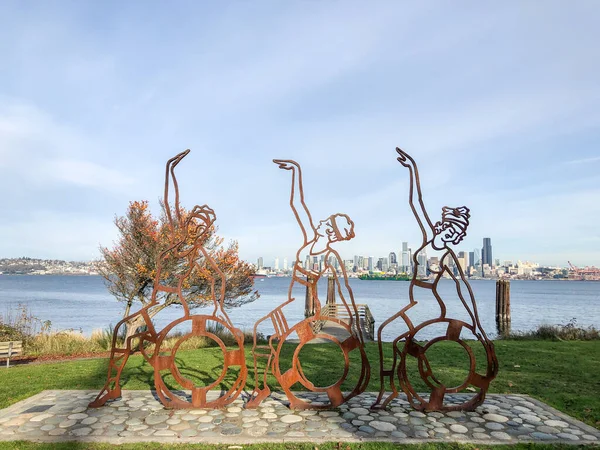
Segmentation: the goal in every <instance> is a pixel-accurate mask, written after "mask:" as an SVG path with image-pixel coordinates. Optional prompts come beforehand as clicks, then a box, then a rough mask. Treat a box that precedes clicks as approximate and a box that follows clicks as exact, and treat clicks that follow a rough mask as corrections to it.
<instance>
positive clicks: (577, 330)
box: [502, 318, 600, 341]
mask: <svg viewBox="0 0 600 450" xmlns="http://www.w3.org/2000/svg"><path fill="white" fill-rule="evenodd" d="M502 339H509V340H534V339H538V340H539V339H541V340H549V341H595V340H600V330H598V329H597V328H595V327H593V326H590V327H587V328H583V327H578V326H577V319H575V318H573V319H571V320H569V322H567V323H566V324H564V325H540V326H539V327H538V328H537V329H536V330H533V331H526V332H515V333H510V334H508V335H505V336H502Z"/></svg>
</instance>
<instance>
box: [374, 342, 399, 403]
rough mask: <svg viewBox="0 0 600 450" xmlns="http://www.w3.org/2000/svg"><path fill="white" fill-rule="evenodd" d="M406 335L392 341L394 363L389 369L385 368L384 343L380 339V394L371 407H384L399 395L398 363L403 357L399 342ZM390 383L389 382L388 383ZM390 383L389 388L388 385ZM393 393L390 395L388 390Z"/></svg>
mask: <svg viewBox="0 0 600 450" xmlns="http://www.w3.org/2000/svg"><path fill="white" fill-rule="evenodd" d="M403 337H404V336H399V337H397V338H396V339H394V342H393V343H392V364H391V366H390V368H389V369H386V368H385V363H384V358H383V344H382V342H381V340H379V341H378V344H379V352H380V353H379V356H380V359H379V382H380V387H379V395H378V396H377V399H376V400H375V403H373V405H371V409H384V408H386V407H387V405H388V404H389V403H390V402H391V401H392V400H394V399H395V398H396V397H398V387H397V386H396V365H397V363H398V359H399V358H401V357H402V354H401V351H400V349H399V348H398V343H399V342H401V339H403ZM388 383H389V384H388ZM388 385H389V390H388V389H387V386H388ZM390 391H391V393H390V394H389V395H387V397H386V394H387V392H390Z"/></svg>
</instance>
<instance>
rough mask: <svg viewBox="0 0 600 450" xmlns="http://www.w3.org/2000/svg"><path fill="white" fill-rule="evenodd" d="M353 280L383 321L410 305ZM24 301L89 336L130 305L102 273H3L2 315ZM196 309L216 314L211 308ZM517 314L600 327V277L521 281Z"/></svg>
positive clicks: (477, 288)
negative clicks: (110, 289) (109, 287)
mask: <svg viewBox="0 0 600 450" xmlns="http://www.w3.org/2000/svg"><path fill="white" fill-rule="evenodd" d="M322 281H323V284H322V286H320V292H322V294H321V297H322V298H325V290H326V280H322ZM289 282H290V278H264V279H259V280H256V283H255V287H256V289H258V291H259V292H260V294H261V297H260V298H259V299H258V300H257V301H256V302H254V303H249V304H246V305H244V306H241V307H239V308H235V309H232V310H230V311H229V315H230V317H231V319H232V321H233V322H234V323H235V324H236V325H237V326H238V327H239V328H242V329H251V328H252V327H253V325H254V322H255V321H256V320H257V319H259V318H261V317H263V316H264V315H266V314H267V313H269V312H270V311H271V310H272V309H273V308H274V307H276V306H278V305H279V304H281V303H282V302H283V300H285V298H286V296H287V289H288V287H289ZM350 285H351V287H352V290H353V292H354V297H355V299H356V303H366V304H368V305H369V308H370V309H371V312H372V313H373V316H374V317H375V320H376V321H377V323H376V326H378V325H379V324H380V323H381V322H382V321H383V320H385V319H387V318H388V317H390V316H391V315H392V314H394V313H396V312H397V311H398V310H399V309H401V308H402V307H403V306H404V305H406V304H407V302H408V287H409V283H408V282H403V281H366V280H358V279H351V280H350ZM471 287H472V288H473V292H474V293H475V298H476V299H477V304H478V308H479V316H480V319H481V322H482V325H483V327H484V329H485V330H486V331H487V332H488V334H490V335H494V333H495V322H494V307H495V289H496V284H495V282H493V281H485V280H473V281H472V282H471ZM439 291H440V294H441V295H442V297H443V298H444V300H445V301H446V302H447V303H448V304H449V311H451V310H452V307H453V306H458V305H459V303H458V302H459V300H458V297H457V296H456V288H455V285H454V284H453V283H452V282H450V281H446V280H443V281H442V282H441V284H440V288H439ZM294 296H295V298H297V299H298V300H297V301H296V302H293V303H292V304H291V305H290V306H289V310H288V311H287V317H288V322H289V323H290V324H292V323H294V322H295V321H299V320H302V319H303V318H304V291H303V290H302V289H301V288H300V289H296V290H295V291H294ZM427 301H428V300H427V299H423V301H422V302H421V303H420V305H419V306H420V308H415V312H414V319H413V320H416V321H418V320H423V319H425V318H426V316H427V313H428V312H429V313H431V311H432V309H431V308H430V309H428V307H427V305H428V303H427ZM18 304H24V305H27V307H29V309H30V310H31V312H32V313H33V315H34V316H36V317H38V318H40V319H41V320H50V321H51V322H52V328H53V329H54V330H62V329H75V330H81V331H82V332H83V333H85V334H89V333H91V331H92V330H94V329H98V328H105V327H108V326H109V325H110V324H115V323H116V322H118V321H119V319H120V318H121V317H122V315H123V311H124V304H122V303H120V302H117V301H116V300H115V299H114V298H113V297H112V296H111V295H110V294H109V293H108V291H107V289H106V287H105V286H104V282H103V280H102V278H101V277H96V276H27V275H20V276H7V275H1V276H0V314H3V315H4V314H6V313H7V312H8V311H10V310H14V309H15V308H16V307H17V305H18ZM429 304H430V303H429ZM432 306H435V305H432ZM459 310H460V308H458V309H456V311H459ZM196 311H197V312H198V313H201V312H205V313H208V311H209V308H204V309H197V310H196ZM181 312H182V310H181V308H177V307H172V308H168V309H167V310H166V311H164V312H163V313H161V315H160V316H159V317H157V319H156V323H157V326H159V327H161V326H164V325H165V324H167V323H168V322H170V321H171V320H173V319H175V318H178V317H180V316H181ZM511 313H512V329H513V330H516V331H525V330H530V329H533V328H535V327H537V326H538V325H540V324H564V323H567V322H568V321H569V320H570V319H572V318H575V319H576V320H577V323H578V325H581V326H590V325H593V326H595V327H600V282H579V281H569V282H566V281H562V282H561V281H513V282H511ZM455 317H456V316H455ZM269 325H270V324H269ZM400 330H401V327H400V325H398V326H391V327H390V328H386V330H385V332H384V338H385V339H386V340H392V339H393V338H394V337H395V336H396V335H397V334H398V333H399V332H400ZM263 331H265V332H267V333H270V332H271V331H272V328H269V326H267V327H266V328H265V329H264V330H263ZM423 337H425V338H426V337H432V336H423Z"/></svg>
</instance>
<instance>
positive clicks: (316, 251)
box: [246, 159, 370, 409]
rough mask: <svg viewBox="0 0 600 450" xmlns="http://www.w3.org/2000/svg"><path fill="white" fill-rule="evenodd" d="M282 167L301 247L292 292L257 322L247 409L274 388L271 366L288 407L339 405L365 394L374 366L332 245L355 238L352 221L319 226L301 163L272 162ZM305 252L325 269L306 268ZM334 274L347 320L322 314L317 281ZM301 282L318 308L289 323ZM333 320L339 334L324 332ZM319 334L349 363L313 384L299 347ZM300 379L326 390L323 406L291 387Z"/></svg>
mask: <svg viewBox="0 0 600 450" xmlns="http://www.w3.org/2000/svg"><path fill="white" fill-rule="evenodd" d="M273 162H274V163H275V164H277V165H278V166H279V168H280V169H283V170H287V171H290V172H291V175H292V189H291V196H290V206H291V208H292V211H293V213H294V216H295V217H296V220H297V221H298V225H300V229H301V231H302V235H303V238H304V239H303V241H302V245H301V246H300V248H299V249H298V251H297V252H296V261H295V263H294V269H293V275H292V281H291V283H290V287H289V290H288V299H287V300H286V301H285V302H284V303H283V304H281V305H280V306H278V307H277V308H275V309H274V310H273V311H271V312H270V313H269V314H267V315H266V316H265V317H263V318H261V319H260V320H258V321H257V322H256V324H255V326H254V347H253V352H254V373H255V389H254V392H253V394H252V397H251V398H250V400H249V401H248V403H247V404H246V407H247V408H256V407H257V406H258V405H259V404H260V403H261V402H262V401H263V400H264V399H265V398H266V397H267V396H268V395H269V394H270V389H269V387H268V385H267V373H268V371H269V369H271V370H272V372H273V375H274V376H275V378H276V379H277V381H278V382H279V384H280V385H281V387H282V388H283V390H284V391H285V393H286V395H287V397H288V399H289V401H290V408H293V409H327V408H332V407H336V406H339V405H340V404H342V403H344V402H345V401H347V400H348V399H350V398H352V397H354V396H356V395H358V394H360V393H361V392H363V391H364V390H365V388H366V386H367V384H368V382H369V377H370V367H369V361H368V360H367V356H366V353H365V350H364V340H363V336H362V332H361V330H360V327H358V326H357V324H358V320H359V317H358V309H357V307H356V304H355V302H354V297H353V294H352V289H351V288H350V285H349V284H348V278H347V275H346V269H345V267H344V264H343V261H342V258H341V257H340V255H339V254H338V252H337V251H336V250H335V249H334V248H333V245H334V244H335V243H336V242H341V241H348V240H350V239H352V238H353V237H354V223H353V222H352V220H350V218H349V217H348V216H347V215H345V214H332V215H331V216H329V217H328V218H327V219H325V220H321V221H320V222H319V223H318V224H317V225H315V223H314V222H313V219H312V216H311V214H310V212H309V210H308V207H307V206H306V203H305V202H304V191H303V186H302V171H301V169H300V165H299V164H298V163H297V162H295V161H290V160H280V159H275V160H273ZM303 252H305V253H307V254H308V256H309V257H310V260H311V261H312V259H313V257H314V256H323V261H324V264H323V267H303V266H302V262H301V261H302V259H301V254H302V253H303ZM336 263H337V265H338V266H339V268H340V270H341V276H340V275H339V274H338V272H337V270H336V269H335V267H334V265H335V264H336ZM325 274H330V275H331V276H332V277H333V278H334V280H335V281H334V282H335V284H336V288H337V290H338V293H339V296H340V299H341V301H342V303H343V305H344V306H345V308H346V310H347V313H348V316H349V318H350V319H349V321H348V322H346V321H343V320H341V319H338V318H335V317H329V316H326V315H323V314H322V311H321V303H320V301H319V296H318V292H317V283H318V281H319V279H320V278H321V277H322V276H323V275H325ZM296 283H299V284H301V285H303V286H306V287H307V290H308V292H309V294H308V295H310V297H311V301H310V302H309V303H311V308H310V309H311V312H312V311H314V313H313V314H314V315H313V316H312V317H308V318H307V319H305V320H303V321H301V322H299V323H296V324H293V325H291V326H290V325H289V324H288V322H287V320H286V317H285V312H284V307H285V306H286V305H289V304H290V303H292V302H293V301H294V300H295V299H294V298H293V297H292V290H293V288H294V285H295V284H296ZM267 320H270V321H271V322H272V324H273V327H274V329H275V333H274V334H273V335H272V336H270V337H269V342H268V345H258V343H257V336H258V327H259V325H260V324H261V323H262V322H264V321H267ZM325 322H330V323H332V324H333V326H335V327H336V328H337V329H338V330H341V333H340V335H342V337H340V335H338V336H337V337H336V336H334V335H331V334H328V333H325V332H324V331H321V330H323V329H324V327H323V323H325ZM294 334H295V335H297V336H298V338H299V345H298V346H297V347H296V349H295V352H294V354H293V358H292V361H291V368H289V369H288V370H285V371H284V369H282V365H281V362H282V361H281V350H282V345H283V343H284V342H285V340H286V339H287V338H288V337H290V336H292V335H294ZM318 338H324V339H326V340H328V341H331V342H333V343H335V344H336V345H338V346H339V347H340V349H341V350H342V352H343V354H344V361H345V366H344V370H343V374H342V375H341V377H340V378H339V379H338V380H336V381H335V382H334V383H332V384H331V385H329V386H324V387H320V386H315V385H314V384H313V383H312V382H311V381H310V380H308V379H307V377H306V376H305V374H304V372H303V370H302V364H301V361H300V356H299V355H300V350H301V349H302V348H303V346H304V345H306V344H308V343H309V342H310V341H312V340H314V339H318ZM353 351H356V352H358V353H359V354H360V360H361V367H360V375H359V376H358V381H357V382H356V385H355V386H354V388H353V389H351V390H350V392H342V388H341V386H342V383H343V382H344V381H345V380H346V379H347V378H348V374H349V370H350V354H351V353H352V352H353ZM259 360H263V361H265V367H264V372H263V373H262V376H260V374H259V369H258V361H259ZM296 383H299V384H300V385H302V386H304V388H306V389H307V390H309V391H312V392H323V393H325V394H326V396H327V398H328V401H324V402H321V403H319V404H315V403H309V402H306V401H305V400H303V399H302V398H299V397H298V396H296V395H295V393H294V391H293V386H294V385H295V384H296Z"/></svg>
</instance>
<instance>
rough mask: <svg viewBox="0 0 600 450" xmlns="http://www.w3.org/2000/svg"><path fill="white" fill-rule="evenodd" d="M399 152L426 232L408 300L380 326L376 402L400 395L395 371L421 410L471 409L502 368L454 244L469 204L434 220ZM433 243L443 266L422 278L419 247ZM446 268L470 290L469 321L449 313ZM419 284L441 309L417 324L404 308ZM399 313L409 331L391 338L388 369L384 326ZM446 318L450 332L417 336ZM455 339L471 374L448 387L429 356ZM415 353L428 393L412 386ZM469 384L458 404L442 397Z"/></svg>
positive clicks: (411, 164)
mask: <svg viewBox="0 0 600 450" xmlns="http://www.w3.org/2000/svg"><path fill="white" fill-rule="evenodd" d="M396 151H397V152H398V155H399V157H398V161H399V162H400V164H402V165H403V166H404V167H406V168H408V170H409V173H410V188H409V204H410V207H411V209H412V211H413V213H414V215H415V218H416V219H417V223H418V224H419V227H420V228H421V232H422V234H423V244H422V245H421V247H420V248H419V249H418V250H417V251H416V252H415V253H414V254H413V275H412V280H411V282H410V287H409V304H408V305H406V306H405V307H404V308H402V309H401V310H400V311H399V312H398V313H397V314H395V315H394V316H392V317H390V318H389V319H388V320H386V321H385V322H384V323H382V324H381V326H380V327H379V329H378V332H377V334H378V344H379V354H380V381H381V389H380V394H379V397H378V398H377V401H376V403H375V404H374V405H373V408H383V407H385V406H386V405H388V404H389V402H390V401H391V400H393V399H394V398H395V397H397V396H398V393H399V392H398V386H396V383H395V382H394V381H395V380H394V377H395V376H396V375H397V377H398V381H399V383H400V387H401V388H402V390H403V391H404V392H405V393H406V395H407V397H408V401H409V402H410V404H411V405H412V406H413V407H414V408H415V409H417V410H426V411H451V410H472V409H474V408H476V407H477V406H478V405H480V404H481V403H482V402H483V401H484V399H485V394H486V392H487V390H488V386H489V384H490V382H491V381H492V380H493V379H494V378H495V377H496V374H497V373H498V360H497V358H496V354H495V350H494V345H493V343H492V342H491V341H490V340H489V339H488V337H487V335H486V334H485V331H484V330H483V328H482V327H481V323H480V321H479V315H478V313H477V304H476V302H475V297H474V295H473V291H472V289H471V286H470V285H469V282H468V281H467V279H466V277H465V274H464V272H463V270H462V268H461V265H460V264H459V263H458V259H457V257H456V255H455V253H454V251H453V250H452V248H451V247H450V245H456V244H458V243H459V242H460V241H461V240H462V239H463V238H464V236H465V235H466V230H467V227H468V225H469V217H470V214H469V209H468V208H467V207H465V206H461V207H459V208H450V207H447V206H446V207H444V208H443V209H442V220H441V221H440V222H437V223H435V224H433V222H432V221H431V220H430V219H429V216H428V215H427V211H426V210H425V205H424V203H423V197H422V194H421V185H420V180H419V172H418V170H417V164H416V163H415V161H414V159H413V158H412V157H411V156H410V155H408V154H407V153H406V152H404V151H403V150H401V149H399V148H396ZM428 246H431V247H432V248H433V249H435V250H437V251H442V252H444V256H443V257H442V258H441V259H440V267H439V268H438V270H437V271H436V273H435V275H434V277H433V281H432V280H431V279H420V278H419V276H418V265H419V263H418V260H417V257H418V255H419V252H420V251H421V250H423V249H426V248H427V247H428ZM450 261H452V262H453V263H454V264H453V265H454V266H455V267H456V268H457V270H458V278H457V277H456V276H455V275H454V274H453V272H452V270H451V269H450V267H449V265H448V264H449V262H450ZM444 274H448V276H449V277H450V278H452V279H453V280H454V281H455V283H456V284H457V286H458V284H459V283H460V282H462V283H464V285H465V286H466V288H467V291H468V298H469V299H470V300H471V302H470V303H471V306H472V308H471V307H470V306H469V302H467V300H466V299H465V297H466V296H463V294H462V292H461V291H460V290H458V289H457V294H458V296H459V297H460V299H461V301H462V304H463V306H464V308H465V309H466V311H467V312H468V314H469V316H470V321H469V322H465V321H462V320H457V319H453V318H450V317H446V305H445V303H444V301H443V299H442V297H441V295H440V294H439V293H438V291H437V281H438V280H439V278H441V277H442V275H444ZM418 289H430V290H431V291H432V293H433V294H434V296H435V298H436V299H437V301H438V303H439V308H440V311H441V312H440V315H439V316H437V317H433V318H431V319H430V320H426V321H424V322H422V323H420V324H418V325H414V324H413V323H412V321H411V320H410V318H409V317H408V316H407V315H406V313H407V312H408V311H409V310H410V309H411V308H412V307H414V306H415V305H416V304H417V303H418V301H419V298H418V295H416V294H418V293H416V292H415V291H418ZM398 318H401V319H403V320H404V323H405V324H406V326H407V327H408V331H407V332H405V333H403V334H402V335H400V336H399V337H397V338H396V339H395V340H394V343H393V350H394V354H393V364H392V369H391V370H385V369H384V358H383V347H382V340H381V336H382V331H383V329H384V328H385V327H386V326H387V325H389V324H390V323H392V322H393V321H394V320H396V319H398ZM435 324H443V326H446V333H445V334H443V335H440V336H437V337H435V338H434V339H431V340H429V341H427V342H426V343H424V344H422V343H420V342H418V341H417V340H416V337H417V334H418V333H419V332H420V331H421V330H423V329H424V328H426V327H429V326H432V325H435ZM463 330H464V331H466V332H467V334H468V335H469V337H470V338H472V339H476V340H477V341H478V342H479V343H480V344H481V345H483V348H484V349H485V353H486V360H487V365H486V371H485V374H480V373H478V372H477V371H476V361H475V355H474V353H473V350H472V348H471V346H470V345H468V344H467V343H466V342H465V340H463V338H462V337H461V334H462V333H463ZM440 341H453V342H457V343H458V344H459V345H461V346H462V347H463V348H464V349H465V351H466V352H467V354H468V356H469V374H468V376H467V377H466V379H465V380H464V382H463V383H462V384H460V385H459V386H455V387H447V386H444V385H443V383H441V382H440V381H439V380H438V379H437V378H436V376H435V374H434V373H433V371H432V369H431V365H430V363H429V361H428V358H427V356H426V353H427V350H428V349H429V348H431V346H432V345H434V344H435V343H437V342H440ZM400 347H402V348H401V349H400ZM409 358H415V359H416V361H417V365H418V371H419V375H420V378H421V379H422V380H423V381H424V382H425V384H426V385H427V387H428V388H429V393H428V395H422V394H419V393H417V391H416V389H415V388H414V386H413V384H412V381H411V379H410V376H409V374H408V371H407V360H408V359H409ZM396 364H397V365H398V369H397V373H395V371H394V370H395V367H396ZM388 377H389V380H390V385H391V390H392V393H391V395H389V396H388V397H387V398H385V399H384V396H385V381H386V380H387V379H388ZM468 386H472V387H473V388H475V391H476V394H475V395H474V396H473V397H472V398H470V399H469V400H467V401H465V402H463V403H460V404H456V403H453V404H446V403H445V402H444V398H445V395H446V394H451V393H456V392H460V391H462V390H464V389H465V388H467V387H468Z"/></svg>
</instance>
